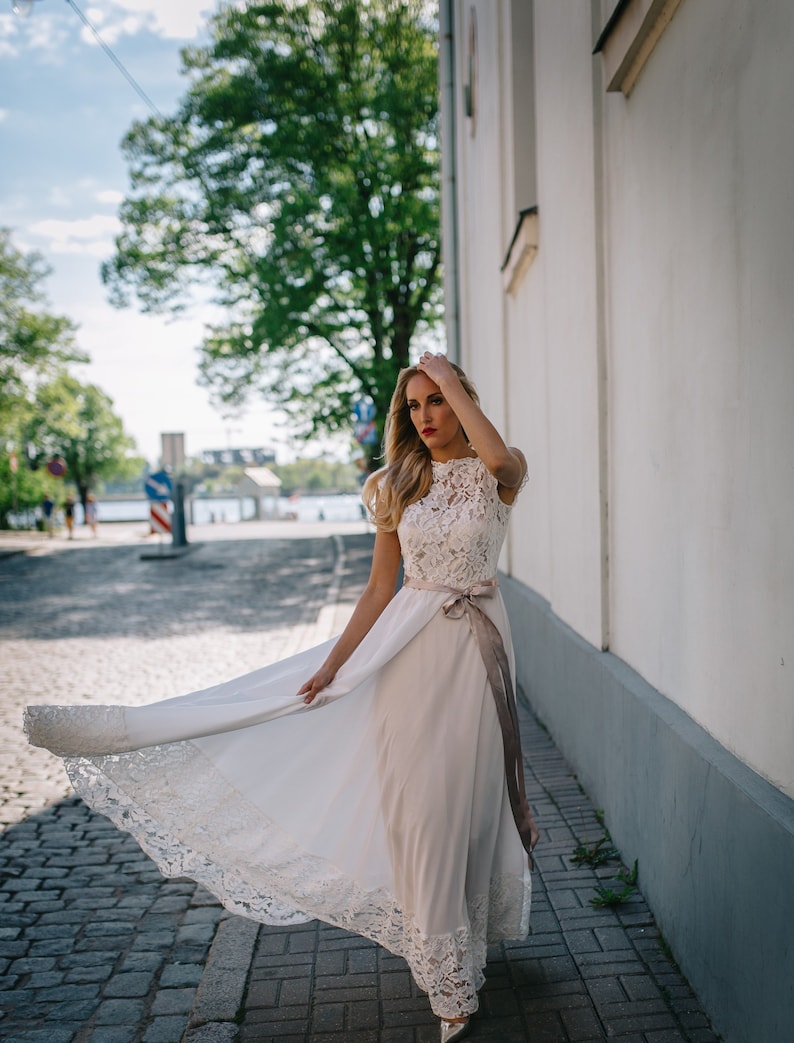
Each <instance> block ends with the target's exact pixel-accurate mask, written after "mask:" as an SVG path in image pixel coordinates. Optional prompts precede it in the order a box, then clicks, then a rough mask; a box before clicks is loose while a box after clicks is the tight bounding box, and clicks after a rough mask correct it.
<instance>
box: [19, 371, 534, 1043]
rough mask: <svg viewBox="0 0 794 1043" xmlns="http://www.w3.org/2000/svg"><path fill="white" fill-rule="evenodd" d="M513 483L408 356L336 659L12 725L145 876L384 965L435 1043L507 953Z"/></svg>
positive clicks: (463, 1028)
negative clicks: (58, 765) (56, 762)
mask: <svg viewBox="0 0 794 1043" xmlns="http://www.w3.org/2000/svg"><path fill="white" fill-rule="evenodd" d="M525 471H526V465H525V462H524V458H523V456H522V455H521V454H520V453H519V452H518V451H517V450H514V449H509V448H508V447H507V446H506V445H505V444H504V442H503V440H502V438H501V437H500V436H499V434H498V433H497V431H496V429H495V428H494V427H493V425H492V424H491V423H490V421H489V420H488V419H487V418H486V417H485V415H484V414H483V413H482V411H481V410H480V408H479V406H478V404H477V400H476V395H475V393H474V390H473V388H472V387H471V385H470V384H469V382H468V381H467V379H466V377H465V376H464V374H463V373H462V372H461V371H460V370H458V369H457V367H453V366H452V365H451V364H450V363H449V362H448V361H447V359H446V358H444V357H443V356H441V355H431V354H430V353H425V354H424V355H423V356H422V358H421V359H420V360H419V363H418V365H417V366H416V367H411V368H409V369H407V370H404V371H403V372H402V373H401V374H400V378H399V380H398V383H397V388H396V390H395V393H394V396H393V399H392V405H391V409H390V414H389V418H388V423H387V435H386V467H385V468H384V469H383V470H382V471H381V472H379V473H378V474H376V475H373V476H372V478H371V479H369V481H368V482H367V485H366V486H365V497H366V498H367V500H368V502H369V504H370V506H371V510H372V514H373V518H374V521H375V524H376V526H377V529H378V531H377V535H376V539H375V548H374V553H373V561H372V571H371V575H370V579H369V582H368V584H367V587H366V588H365V590H364V592H363V594H362V596H361V598H360V599H359V602H358V605H357V606H356V609H355V611H354V613H353V616H352V617H351V619H350V622H349V624H348V626H347V627H346V628H345V630H344V632H343V634H342V635H341V637H340V638H339V639H338V640H337V641H336V642H329V643H327V644H326V645H323V646H320V647H318V648H315V649H311V650H309V651H307V652H304V653H301V654H299V655H297V656H294V657H292V658H291V659H288V660H285V661H283V662H281V663H276V664H274V665H273V666H270V667H265V668H263V669H262V670H258V671H256V672H254V673H253V674H249V675H247V676H245V677H242V678H237V679H235V680H234V681H230V682H227V683H225V684H222V685H217V686H215V687H214V688H210V689H207V690H206V691H203V692H196V693H192V694H191V695H187V696H182V697H180V698H178V699H169V700H165V701H163V702H160V703H154V704H152V705H150V706H146V707H137V708H128V709H125V708H122V707H30V708H29V709H28V713H27V718H26V728H27V731H28V736H29V738H30V740H31V742H34V743H35V744H37V745H42V746H46V747H47V748H49V749H51V750H53V752H56V753H59V754H60V755H62V756H64V757H66V767H67V770H68V771H69V774H70V777H71V779H72V781H73V784H74V786H75V789H76V790H77V792H78V793H79V794H80V795H81V796H82V797H83V798H84V799H85V800H86V801H87V802H88V803H89V804H90V805H91V806H92V807H94V808H96V809H97V810H99V811H102V812H103V813H105V814H107V815H108V816H109V817H110V818H112V819H113V821H114V822H116V824H117V825H120V826H121V827H122V828H124V829H126V830H128V831H129V832H131V833H132V834H133V835H134V836H135V837H136V839H137V840H138V841H139V843H140V844H141V846H142V847H143V848H144V850H146V851H147V852H148V853H149V854H150V855H151V856H152V857H153V858H154V859H155V860H156V861H157V863H158V864H159V866H160V868H161V870H162V871H163V872H165V873H166V874H168V875H173V876H176V875H188V876H191V877H193V878H194V879H196V880H198V881H200V882H201V883H202V884H204V885H205V886H206V887H208V888H209V889H210V890H211V891H213V892H214V893H215V894H216V895H217V896H218V897H219V898H220V899H221V901H223V903H224V904H225V905H226V907H227V908H229V909H231V910H232V911H234V912H237V913H242V914H243V915H247V916H250V917H252V918H254V919H257V920H261V921H262V922H265V923H277V924H289V923H298V922H302V921H305V920H307V919H312V918H315V917H316V918H318V919H322V920H325V921H327V922H329V923H332V924H336V925H338V926H340V927H344V928H347V929H350V930H353V931H356V932H358V933H360V934H362V935H365V936H366V937H369V938H372V939H374V940H375V941H377V942H379V943H381V944H382V945H384V946H385V947H386V948H387V949H389V950H390V951H392V952H394V953H397V954H399V955H401V956H403V957H405V959H406V960H407V962H408V964H409V966H410V968H411V971H412V973H413V975H414V978H415V980H416V981H417V983H418V984H419V985H420V987H421V988H423V989H425V990H426V991H427V992H428V995H429V997H430V1003H431V1006H432V1008H433V1010H434V1012H435V1013H436V1015H437V1016H438V1017H439V1018H440V1019H441V1039H442V1041H445V1043H451V1041H452V1040H456V1039H461V1038H462V1037H463V1036H464V1035H465V1034H466V1033H467V1031H468V1028H469V1016H470V1015H471V1014H472V1013H473V1012H474V1011H475V1010H476V1009H477V1004H478V1001H477V990H478V989H479V987H480V986H481V985H482V982H483V973H482V972H483V967H484V965H485V953H486V945H487V943H488V942H489V941H491V940H495V939H497V938H506V937H511V938H517V937H523V936H525V935H526V933H527V930H528V917H529V897H530V877H529V868H528V864H527V855H526V853H525V852H528V851H530V850H531V848H532V846H533V845H534V843H535V841H536V840H537V831H536V830H535V827H534V823H533V822H532V819H531V815H530V813H529V810H528V808H527V806H526V799H525V797H524V794H523V777H522V774H521V767H520V749H519V747H518V742H517V727H516V724H515V711H514V704H513V699H512V690H511V684H510V673H511V669H512V667H511V663H510V661H509V655H510V647H511V646H510V638H509V628H508V623H507V619H506V615H505V611H504V606H503V604H502V600H501V597H500V596H499V594H498V591H497V588H496V586H495V581H494V578H493V577H494V575H495V572H496V564H497V559H498V555H499V550H500V547H501V544H502V540H503V538H504V532H505V527H506V524H507V518H508V515H509V511H510V505H511V504H512V502H513V500H514V499H515V496H516V495H517V492H518V489H519V488H520V486H521V484H522V482H523V480H524V477H525ZM401 556H402V557H403V559H404V562H405V570H406V580H405V583H404V584H403V587H402V589H401V590H400V591H399V592H398V593H397V594H396V595H395V593H394V590H395V585H396V581H397V574H398V568H399V563H400V557H401ZM296 691H297V692H298V696H299V698H297V699H296V697H295V693H296ZM263 765H264V766H265V770H263ZM516 825H517V826H518V831H517V829H516ZM519 834H520V835H519ZM522 845H523V846H522Z"/></svg>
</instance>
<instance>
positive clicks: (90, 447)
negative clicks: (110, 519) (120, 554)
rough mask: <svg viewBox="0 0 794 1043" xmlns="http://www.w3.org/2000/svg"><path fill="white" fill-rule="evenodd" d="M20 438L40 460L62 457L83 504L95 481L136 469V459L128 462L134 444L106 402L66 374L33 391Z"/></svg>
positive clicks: (91, 387)
mask: <svg viewBox="0 0 794 1043" xmlns="http://www.w3.org/2000/svg"><path fill="white" fill-rule="evenodd" d="M25 434H26V437H27V439H28V441H30V442H32V443H33V444H34V445H36V447H37V448H38V449H39V451H40V452H41V454H42V455H43V456H44V457H45V458H51V457H53V456H61V457H63V459H64V461H65V462H66V480H67V481H69V482H72V483H74V485H75V486H76V487H77V490H78V493H79V495H80V499H81V500H82V502H83V504H85V500H86V496H87V495H88V493H89V491H90V490H91V489H94V488H96V486H97V483H98V481H99V480H100V479H102V478H115V477H118V476H124V475H126V474H128V472H129V471H130V469H134V470H137V472H138V473H141V470H142V463H143V461H142V460H139V459H138V458H134V459H132V460H131V459H130V455H131V453H132V450H133V449H134V448H135V442H134V441H133V439H132V438H130V436H129V435H127V434H126V433H125V431H124V426H123V424H122V422H121V419H120V418H119V417H118V416H117V415H116V413H114V411H113V402H112V400H111V399H110V398H109V397H108V396H107V395H106V394H105V392H104V391H102V390H101V389H100V388H98V387H97V386H96V385H95V384H81V383H80V381H79V380H77V379H76V378H75V377H73V376H71V374H69V373H66V372H63V373H60V374H59V375H58V376H57V377H55V378H54V379H53V380H51V381H48V382H47V383H45V384H42V385H41V386H40V387H39V388H38V390H37V392H36V396H35V401H34V404H33V410H32V413H31V415H30V418H29V420H28V423H27V425H26V431H25Z"/></svg>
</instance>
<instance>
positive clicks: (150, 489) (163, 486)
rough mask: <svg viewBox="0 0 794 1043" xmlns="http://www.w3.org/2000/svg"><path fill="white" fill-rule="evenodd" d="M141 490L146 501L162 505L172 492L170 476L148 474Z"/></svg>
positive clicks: (162, 472) (162, 473)
mask: <svg viewBox="0 0 794 1043" xmlns="http://www.w3.org/2000/svg"><path fill="white" fill-rule="evenodd" d="M143 489H144V492H145V493H146V497H147V499H149V500H154V501H155V502H157V503H164V502H165V501H166V500H170V499H171V493H172V491H173V486H172V484H171V476H170V475H169V474H168V472H167V471H158V472H157V474H150V475H149V477H148V478H147V479H146V481H145V482H144V483H143ZM169 532H170V530H169Z"/></svg>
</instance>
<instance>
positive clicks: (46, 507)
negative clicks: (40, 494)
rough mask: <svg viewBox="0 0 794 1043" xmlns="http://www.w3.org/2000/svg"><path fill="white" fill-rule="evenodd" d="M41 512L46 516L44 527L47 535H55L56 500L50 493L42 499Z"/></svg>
mask: <svg viewBox="0 0 794 1043" xmlns="http://www.w3.org/2000/svg"><path fill="white" fill-rule="evenodd" d="M41 513H42V516H43V518H44V528H45V529H46V531H47V535H48V536H50V537H52V536H54V535H55V501H54V500H53V498H52V497H51V496H50V494H49V493H47V495H46V496H45V497H44V499H43V500H42V501H41Z"/></svg>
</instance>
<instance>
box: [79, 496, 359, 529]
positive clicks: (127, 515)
mask: <svg viewBox="0 0 794 1043" xmlns="http://www.w3.org/2000/svg"><path fill="white" fill-rule="evenodd" d="M276 510H277V513H278V517H279V518H295V519H296V520H297V521H299V522H308V521H322V520H323V519H325V520H326V521H359V520H363V518H364V514H363V512H362V509H361V497H360V496H359V495H358V494H357V493H340V494H339V495H333V496H300V497H298V498H297V499H292V498H291V499H287V498H286V497H284V496H280V497H279V498H278V500H277V501H276ZM98 513H99V521H100V522H103V521H104V522H116V521H119V522H120V521H148V519H149V501H148V500H100V501H99V511H98ZM185 517H186V518H187V520H188V523H189V524H191V525H210V524H212V522H213V521H215V522H226V523H230V522H231V523H236V522H240V521H249V520H251V519H253V517H254V500H253V498H252V497H250V496H244V497H242V499H241V498H239V497H236V496H207V497H190V498H189V500H188V501H187V502H186V504H185Z"/></svg>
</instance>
